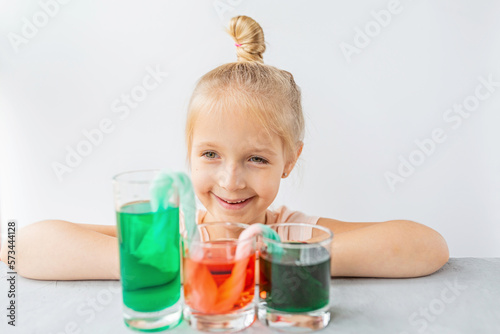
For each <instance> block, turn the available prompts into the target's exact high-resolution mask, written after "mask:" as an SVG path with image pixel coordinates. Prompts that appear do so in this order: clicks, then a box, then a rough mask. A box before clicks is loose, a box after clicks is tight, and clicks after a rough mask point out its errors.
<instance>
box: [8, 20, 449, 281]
mask: <svg viewBox="0 0 500 334" xmlns="http://www.w3.org/2000/svg"><path fill="white" fill-rule="evenodd" d="M229 33H230V34H231V36H232V37H233V39H234V41H235V46H236V53H237V55H238V61H237V62H234V63H229V64H225V65H222V66H219V67H217V68H215V69H214V70H212V71H210V72H209V73H207V74H205V75H204V76H203V77H202V78H201V79H200V81H199V82H198V84H197V86H196V88H195V90H194V93H193V95H192V98H191V101H190V104H189V109H188V116H187V123H186V142H187V148H188V160H189V162H190V167H191V178H192V182H193V186H194V189H195V193H196V196H197V197H198V198H199V200H200V201H201V203H202V204H203V205H204V207H205V208H206V211H205V212H199V213H198V218H197V219H198V223H201V222H210V221H237V222H241V223H247V224H253V223H258V222H261V223H265V224H273V223H284V222H300V223H309V224H318V225H322V226H325V227H328V228H329V229H331V230H332V231H333V233H334V235H335V236H334V242H333V243H332V259H331V261H332V263H331V271H332V272H331V274H332V276H369V277H415V276H422V275H428V274H431V273H433V272H435V271H436V270H438V269H439V268H441V267H442V266H443V265H444V264H445V263H446V262H447V261H448V247H447V244H446V242H445V240H444V239H443V238H442V237H441V235H440V234H438V233H437V232H436V231H434V230H432V229H431V228H428V227H426V226H424V225H421V224H419V223H415V222H412V221H407V220H394V221H387V222H381V223H348V222H343V221H338V220H335V219H328V218H319V217H313V216H306V215H304V214H303V213H300V212H294V211H291V210H289V209H288V208H287V207H281V208H279V209H278V210H277V211H270V210H269V209H268V208H269V206H270V205H271V203H272V202H273V201H274V199H275V197H276V195H277V193H278V189H279V186H280V181H281V179H282V178H287V177H288V176H289V175H290V173H292V171H293V168H294V165H295V163H296V162H297V159H298V158H299V156H300V154H301V152H302V148H303V143H302V140H303V134H304V118H303V115H302V107H301V97H300V90H299V87H298V86H297V85H296V84H295V81H294V78H293V76H292V75H291V74H290V73H288V72H286V71H284V70H280V69H278V68H275V67H273V66H269V65H265V64H264V63H263V58H262V54H263V53H264V51H265V49H266V47H265V44H264V34H263V32H262V29H261V27H260V26H259V25H258V24H257V23H256V22H255V21H254V20H252V19H251V18H249V17H246V16H238V17H235V18H233V19H232V20H231V22H230V26H229ZM313 237H314V236H313ZM6 252H7V250H6V247H4V249H3V250H2V253H1V258H2V259H6ZM16 255H17V257H18V258H17V260H18V261H16V262H17V264H18V267H17V269H18V272H19V274H21V275H23V276H25V277H29V278H35V279H50V280H64V279H66V280H76V279H118V278H119V262H118V261H119V256H118V242H117V240H116V228H115V226H99V225H86V224H73V223H70V222H66V221H58V220H47V221H42V222H38V223H35V224H31V225H29V226H26V227H25V228H23V229H21V231H20V232H19V235H18V241H17V253H16Z"/></svg>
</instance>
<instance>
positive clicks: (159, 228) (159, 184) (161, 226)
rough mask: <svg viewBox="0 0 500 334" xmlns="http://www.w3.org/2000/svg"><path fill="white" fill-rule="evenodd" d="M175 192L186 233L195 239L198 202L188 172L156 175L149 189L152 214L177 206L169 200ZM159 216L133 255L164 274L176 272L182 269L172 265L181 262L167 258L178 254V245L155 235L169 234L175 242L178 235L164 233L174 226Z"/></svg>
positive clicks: (164, 172) (163, 172) (156, 216)
mask: <svg viewBox="0 0 500 334" xmlns="http://www.w3.org/2000/svg"><path fill="white" fill-rule="evenodd" d="M175 190H177V191H178V194H179V201H180V208H181V210H182V212H183V215H184V225H185V228H186V233H187V235H188V236H189V237H192V236H194V235H195V234H196V233H197V231H198V230H197V228H196V201H195V198H194V191H193V186H192V184H191V180H190V179H189V176H187V175H186V174H185V173H182V172H167V171H161V172H160V173H158V175H156V177H155V179H154V180H153V182H152V184H151V187H150V195H151V199H150V206H151V212H158V211H165V210H167V209H168V208H171V207H174V206H175V205H176V203H172V202H170V200H171V198H172V196H173V195H174V191H175ZM159 217H160V216H159V215H155V220H154V221H153V224H152V226H151V228H149V230H148V231H147V232H146V233H145V235H144V238H143V240H142V241H141V243H140V244H139V246H138V247H137V249H136V250H135V251H134V252H133V253H134V254H133V255H135V256H137V257H139V258H140V261H139V262H141V263H143V264H149V265H151V266H154V267H156V268H158V269H160V270H162V271H164V272H173V273H176V272H177V271H178V270H179V268H178V267H172V263H178V261H172V259H169V258H168V255H169V254H175V251H176V250H174V249H172V248H173V247H175V243H174V242H173V241H172V240H163V241H158V238H157V237H156V236H157V235H158V234H167V235H168V237H169V238H173V239H177V236H174V235H169V233H165V230H172V227H171V226H167V224H165V222H164V221H163V220H162V219H161V218H159ZM174 230H176V229H174ZM170 234H171V233H170ZM168 248H170V249H168ZM159 254H162V255H159Z"/></svg>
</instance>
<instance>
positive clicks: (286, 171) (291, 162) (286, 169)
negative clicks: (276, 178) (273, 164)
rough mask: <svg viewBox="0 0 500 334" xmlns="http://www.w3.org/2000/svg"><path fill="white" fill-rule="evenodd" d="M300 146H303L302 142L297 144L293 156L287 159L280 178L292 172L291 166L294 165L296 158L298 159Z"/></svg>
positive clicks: (300, 151) (300, 150)
mask: <svg viewBox="0 0 500 334" xmlns="http://www.w3.org/2000/svg"><path fill="white" fill-rule="evenodd" d="M302 148H304V143H303V142H299V143H298V144H297V150H296V151H295V156H294V157H293V158H292V159H291V161H289V162H288V163H287V164H286V165H285V168H284V170H283V174H282V176H281V177H282V178H283V179H284V178H286V177H288V176H289V175H290V173H291V172H292V169H293V167H295V164H296V163H297V160H299V157H300V154H301V153H302Z"/></svg>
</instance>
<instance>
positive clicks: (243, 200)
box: [226, 199, 246, 204]
mask: <svg viewBox="0 0 500 334" xmlns="http://www.w3.org/2000/svg"><path fill="white" fill-rule="evenodd" d="M245 201H246V199H244V200H242V201H238V202H229V201H226V202H227V203H229V204H238V203H243V202H245Z"/></svg>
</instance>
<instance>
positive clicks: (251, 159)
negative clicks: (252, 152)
mask: <svg viewBox="0 0 500 334" xmlns="http://www.w3.org/2000/svg"><path fill="white" fill-rule="evenodd" d="M250 161H251V162H255V163H258V164H268V163H269V161H267V160H266V159H264V158H261V157H251V158H250Z"/></svg>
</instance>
